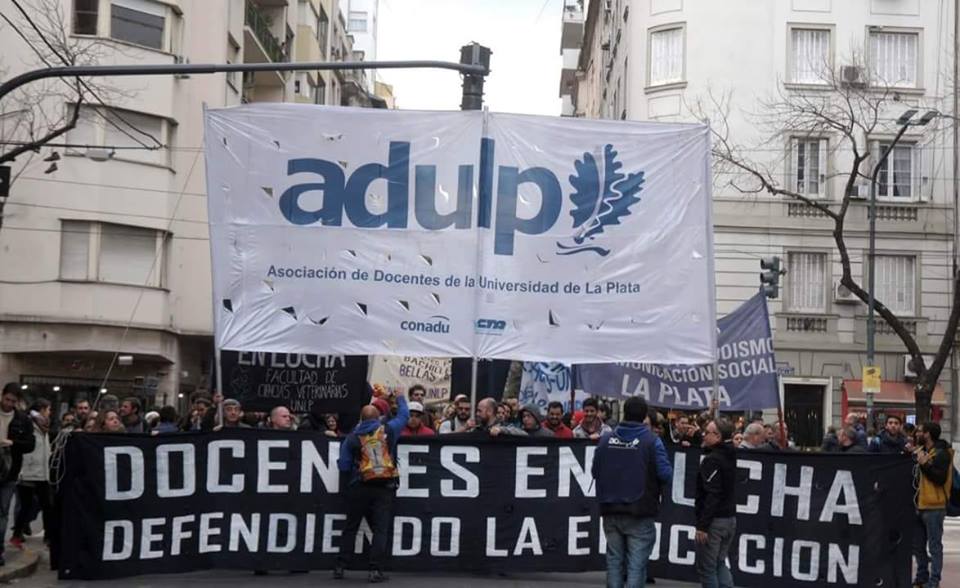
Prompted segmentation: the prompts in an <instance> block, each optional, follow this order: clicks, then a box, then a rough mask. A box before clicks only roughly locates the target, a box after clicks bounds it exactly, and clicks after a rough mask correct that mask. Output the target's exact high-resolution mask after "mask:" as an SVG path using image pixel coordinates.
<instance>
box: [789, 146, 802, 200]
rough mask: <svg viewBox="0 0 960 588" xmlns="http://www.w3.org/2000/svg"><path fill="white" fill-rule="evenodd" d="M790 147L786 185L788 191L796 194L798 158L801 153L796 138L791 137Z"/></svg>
mask: <svg viewBox="0 0 960 588" xmlns="http://www.w3.org/2000/svg"><path fill="white" fill-rule="evenodd" d="M788 145H789V147H788V148H789V153H788V154H787V178H786V179H787V181H786V184H787V189H788V190H790V191H791V192H795V191H796V190H797V158H798V157H799V153H800V141H799V140H797V138H796V137H791V138H790V143H789V144H788Z"/></svg>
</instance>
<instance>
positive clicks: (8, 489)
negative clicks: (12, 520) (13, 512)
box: [0, 382, 36, 566]
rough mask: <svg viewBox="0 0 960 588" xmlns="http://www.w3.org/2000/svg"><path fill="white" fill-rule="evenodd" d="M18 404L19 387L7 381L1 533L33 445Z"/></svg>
mask: <svg viewBox="0 0 960 588" xmlns="http://www.w3.org/2000/svg"><path fill="white" fill-rule="evenodd" d="M18 402H20V385H19V384H17V383H16V382H10V383H8V384H7V385H5V386H4V387H3V395H2V396H0V459H2V461H3V462H4V463H5V464H6V465H7V468H6V470H5V473H4V474H3V476H2V478H0V530H2V531H3V532H4V533H6V531H7V516H8V514H9V513H10V502H11V501H12V500H13V493H14V491H15V490H16V489H17V479H18V478H19V476H20V468H21V467H23V456H24V455H25V454H27V453H31V452H32V451H33V449H34V447H35V446H36V438H35V437H34V435H33V421H32V420H30V417H29V416H28V415H27V414H26V413H25V412H23V411H20V410H17V403H18ZM3 543H4V542H3V541H0V566H2V565H5V564H6V561H4V559H3Z"/></svg>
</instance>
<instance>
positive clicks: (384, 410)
mask: <svg viewBox="0 0 960 588" xmlns="http://www.w3.org/2000/svg"><path fill="white" fill-rule="evenodd" d="M370 404H372V405H373V406H376V407H377V410H379V411H380V416H383V415H386V414H390V405H389V404H388V403H387V401H386V400H384V399H383V398H374V399H373V400H371V401H370Z"/></svg>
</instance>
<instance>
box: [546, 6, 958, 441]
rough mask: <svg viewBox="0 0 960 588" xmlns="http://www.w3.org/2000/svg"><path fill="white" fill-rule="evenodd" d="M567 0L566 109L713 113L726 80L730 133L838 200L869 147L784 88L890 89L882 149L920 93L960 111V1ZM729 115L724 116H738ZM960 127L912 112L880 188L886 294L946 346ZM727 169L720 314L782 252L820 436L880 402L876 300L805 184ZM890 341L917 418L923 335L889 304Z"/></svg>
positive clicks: (807, 416)
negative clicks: (872, 390) (871, 344)
mask: <svg viewBox="0 0 960 588" xmlns="http://www.w3.org/2000/svg"><path fill="white" fill-rule="evenodd" d="M567 5H568V8H567V9H565V11H564V17H563V23H562V26H563V30H564V35H563V36H562V41H561V43H562V45H561V51H562V52H563V55H564V66H563V67H564V69H563V72H562V76H561V85H560V95H561V96H562V97H564V100H565V110H566V112H565V114H567V115H570V116H583V117H593V118H609V119H629V120H646V121H670V122H675V121H697V120H700V117H701V116H702V115H703V113H705V112H709V111H710V109H709V108H706V109H702V108H699V105H702V104H706V105H708V106H710V105H711V100H710V97H711V96H713V97H714V98H717V100H718V102H719V103H724V104H726V105H727V107H728V110H727V112H728V114H727V116H726V117H723V118H724V119H725V120H726V122H727V123H728V124H729V137H730V138H731V140H732V141H733V142H735V143H737V144H740V145H745V146H749V147H748V150H747V151H745V152H743V154H744V157H745V158H746V159H747V160H749V161H752V162H754V163H755V164H756V165H758V166H761V167H764V168H766V169H769V170H771V174H772V175H773V176H774V177H775V178H777V180H778V182H779V185H781V186H783V187H786V188H787V189H790V190H792V191H797V192H800V193H802V194H804V195H805V196H806V197H808V198H811V199H814V200H815V201H817V202H818V203H823V204H826V205H827V206H829V207H833V208H837V209H838V208H839V206H840V204H841V202H842V200H843V197H842V196H843V194H844V191H845V188H846V179H847V177H848V175H849V170H850V169H851V168H852V161H853V155H852V153H851V152H850V151H849V149H846V148H844V147H843V146H842V141H841V140H840V139H841V137H840V136H839V133H837V132H830V131H829V130H825V129H813V130H811V131H810V132H806V133H798V132H796V129H795V128H792V127H789V128H788V127H787V126H786V122H785V121H784V122H783V125H782V126H780V127H778V126H777V125H779V124H780V121H778V120H777V119H776V116H775V115H774V112H773V111H772V110H771V104H772V103H780V104H782V103H785V102H788V103H798V102H800V101H803V100H805V99H809V98H810V97H814V98H812V99H811V100H812V101H813V103H816V101H817V100H820V99H821V98H816V97H817V96H820V97H823V96H824V95H826V94H828V93H829V92H830V83H829V82H830V81H834V80H828V79H827V78H829V77H830V76H829V74H828V72H833V71H835V72H841V74H842V75H843V76H844V78H843V79H842V80H839V82H838V83H839V84H841V86H842V85H843V84H855V85H856V87H863V88H865V89H867V91H873V90H875V91H876V92H877V93H880V92H886V93H887V94H885V96H887V97H888V98H889V99H888V100H885V101H884V102H883V108H884V112H883V113H882V114H881V118H882V120H883V124H881V125H880V126H879V127H878V128H876V129H873V131H872V132H871V133H870V134H869V136H864V135H863V134H860V135H858V139H859V140H861V141H862V144H865V145H869V149H870V151H871V157H870V158H869V159H868V162H867V164H870V165H872V162H873V161H878V160H879V157H878V154H879V153H880V150H881V149H882V148H884V147H885V146H886V145H887V144H889V142H890V141H891V139H892V138H893V136H894V134H895V133H896V131H897V129H898V128H899V127H898V126H897V125H896V124H895V123H894V121H895V120H896V119H897V118H898V117H899V116H900V115H901V114H902V113H903V112H904V111H906V110H907V109H910V108H913V109H917V110H919V111H920V112H921V113H923V112H925V111H927V110H929V109H933V110H937V111H940V112H944V113H947V112H949V113H953V112H954V111H955V109H954V100H955V96H954V94H955V92H954V82H955V77H954V76H953V75H952V73H951V72H953V71H955V65H956V62H955V58H954V55H955V48H954V47H953V45H952V39H954V36H953V34H954V26H955V23H956V17H957V15H956V14H955V13H954V3H937V2H922V1H921V0H850V1H847V0H844V1H840V0H770V1H767V2H751V1H747V0H727V1H724V2H713V1H710V0H596V1H592V2H590V3H589V7H588V9H587V10H586V14H583V10H582V5H581V4H580V3H578V2H575V1H574V0H568V2H567ZM577 28H580V29H581V30H582V33H581V34H579V35H576V34H575V32H576V29H577ZM568 32H569V33H570V34H569V35H568V34H567V33H568ZM745 39H749V42H747V41H745ZM758 48H759V49H758ZM568 55H569V57H570V59H569V60H568V59H567V57H568ZM574 56H575V57H576V65H575V66H574V65H573V63H574V62H573V58H574ZM836 87H838V86H834V88H836ZM765 105H766V106H765ZM765 109H766V110H765ZM713 113H714V114H713V116H714V117H715V118H713V119H712V120H711V121H710V122H711V123H712V124H713V125H714V126H715V128H716V125H718V124H721V122H722V121H721V120H720V119H719V118H716V117H717V111H716V109H714V110H713ZM772 115H773V116H772ZM855 132H858V133H859V132H860V131H859V130H857V131H855ZM951 133H952V125H951V124H949V122H948V121H947V120H946V119H942V118H936V119H934V120H933V121H931V122H930V124H928V125H927V126H925V127H919V126H918V127H911V128H910V129H909V130H908V132H907V134H906V135H904V138H903V140H902V141H901V143H899V144H898V147H897V148H896V150H895V151H894V152H893V153H892V154H891V159H890V162H888V164H886V165H887V166H886V167H883V168H882V170H883V171H882V172H881V175H880V182H879V188H878V210H877V218H878V220H877V249H876V251H877V257H876V273H877V279H876V281H877V287H876V290H877V298H878V299H879V300H881V301H883V302H885V303H886V304H887V305H888V306H889V307H890V308H891V309H893V310H894V311H895V312H896V313H897V314H898V316H900V317H902V318H903V319H904V321H905V324H906V326H907V328H908V330H909V331H910V332H911V333H913V334H915V336H916V339H917V342H918V344H919V345H920V347H921V349H922V351H923V352H924V353H926V354H931V355H932V354H933V353H934V352H935V351H936V348H937V346H938V345H939V343H940V341H941V339H942V338H943V336H944V332H945V329H946V321H947V318H948V316H949V313H950V306H951V300H952V294H953V293H952V279H951V278H952V275H953V274H952V272H953V269H952V266H953V260H954V243H955V237H956V235H955V229H954V215H955V213H956V206H955V200H954V198H955V191H954V177H953V165H954V157H955V155H956V154H955V153H954V151H953V147H952V141H953V137H952V134H951ZM889 166H893V167H892V172H891V171H890V168H889ZM862 169H863V168H861V170H862ZM722 173H729V171H726V172H721V174H718V175H717V176H716V179H715V183H714V195H713V196H714V228H715V243H716V271H717V275H716V282H717V305H718V308H717V310H718V313H720V314H721V315H722V314H724V313H727V312H729V311H731V310H732V309H734V308H735V307H737V306H738V305H739V304H741V303H742V302H743V301H745V300H746V299H747V298H749V297H750V296H752V295H753V294H754V293H756V291H757V288H758V286H759V276H758V274H759V272H760V267H759V260H760V258H761V257H765V256H773V255H776V256H779V257H780V258H781V259H782V260H783V263H784V268H785V269H786V271H787V273H786V274H785V275H784V276H783V281H782V284H783V285H782V288H781V294H780V296H779V297H778V298H776V299H773V300H770V303H769V308H770V312H771V322H772V326H773V329H774V343H775V348H776V352H777V359H778V364H779V368H780V372H781V374H782V377H781V382H782V383H781V394H782V399H783V404H784V410H785V413H786V417H787V422H788V424H789V425H790V428H791V430H792V433H793V434H794V436H795V437H796V438H797V440H798V441H801V442H802V444H804V445H813V444H819V439H820V437H821V436H822V435H823V431H824V428H825V427H826V426H827V425H830V424H837V423H839V421H840V419H841V418H842V417H843V415H844V414H846V413H847V412H849V411H851V410H857V411H861V410H864V407H865V402H866V400H865V397H864V394H863V393H862V386H861V382H860V379H861V369H862V367H863V366H864V365H866V354H865V345H866V315H867V312H866V305H865V304H862V303H860V302H859V301H858V300H857V299H856V298H855V297H853V296H852V295H851V294H850V293H849V292H848V291H846V289H845V288H843V287H840V286H839V280H840V277H841V264H840V256H839V254H838V252H837V248H836V245H835V243H834V239H833V234H832V230H833V221H832V220H831V219H830V218H828V217H827V216H826V215H824V214H823V213H822V212H820V211H818V210H817V209H815V208H813V207H811V206H808V205H805V204H804V203H802V202H800V201H797V200H791V199H789V198H784V197H782V196H772V195H769V194H766V193H765V192H758V193H744V192H742V191H739V190H738V189H737V188H736V187H734V186H732V185H731V182H730V181H729V180H730V177H729V176H728V177H723V175H722ZM861 173H863V171H861ZM891 173H892V180H891V181H888V180H887V178H888V176H889V175H890V174H891ZM745 185H746V184H745ZM743 187H744V186H742V185H741V186H740V188H741V189H743ZM854 189H855V192H852V194H853V195H852V197H851V200H850V209H849V211H848V213H847V221H846V225H845V233H844V234H845V237H846V244H847V247H848V249H849V251H850V257H851V264H852V274H853V277H854V279H855V280H857V281H858V282H859V283H861V284H864V287H866V286H865V285H866V278H867V275H866V271H865V270H866V267H867V264H866V262H865V260H866V259H867V250H868V249H867V248H868V218H867V199H866V195H867V194H868V193H869V181H868V180H866V179H858V181H857V185H856V186H855V187H854ZM876 341H877V364H878V365H879V366H880V367H881V369H882V373H883V379H884V382H883V386H882V390H881V393H880V394H879V395H877V396H876V399H875V402H876V406H875V409H874V410H875V413H876V414H877V416H878V417H881V418H882V416H883V415H884V414H900V415H903V416H905V417H907V418H909V417H910V415H911V414H912V413H913V408H912V404H913V385H912V383H911V371H910V367H909V365H908V363H907V361H906V360H905V352H906V349H905V347H904V346H903V343H902V342H901V341H900V340H899V339H898V338H897V337H896V336H895V335H894V334H893V332H892V330H891V329H890V328H889V327H888V326H887V325H886V323H884V322H883V320H882V319H880V318H879V317H878V323H877V337H876ZM953 365H954V364H953V362H952V361H951V362H949V363H948V365H947V368H946V369H945V370H944V372H943V374H942V375H941V378H940V386H938V389H937V391H936V393H935V395H934V416H935V418H941V417H942V418H943V420H944V421H945V424H946V427H947V428H952V427H951V425H952V422H950V421H951V420H952V419H951V418H950V412H951V411H949V410H944V409H946V408H947V401H948V399H949V398H950V397H951V392H952V386H951V381H952V380H953V378H954V377H955V376H953V373H954V372H953V370H952V369H951V368H952V366H953ZM952 376H953V377H952Z"/></svg>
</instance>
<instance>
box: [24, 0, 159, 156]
mask: <svg viewBox="0 0 960 588" xmlns="http://www.w3.org/2000/svg"><path fill="white" fill-rule="evenodd" d="M11 1H12V2H13V5H14V6H16V7H17V10H19V11H20V14H22V15H23V18H25V19H26V21H27V23H28V24H29V25H30V27H31V28H32V29H33V30H34V32H36V33H37V36H39V37H40V40H41V41H43V44H44V45H46V46H47V48H48V49H50V51H52V52H53V54H54V55H56V56H57V57H58V58H59V59H60V61H62V62H63V64H64V65H67V66H69V65H74V64H73V63H70V61H69V60H68V59H67V58H66V57H64V56H62V55H60V53H59V52H58V51H57V50H56V49H55V48H54V47H53V45H52V44H51V43H50V41H49V40H47V37H46V35H44V34H43V31H41V30H40V27H38V26H37V24H36V23H35V22H34V21H33V19H32V18H31V17H30V15H29V14H27V11H26V10H24V8H23V7H22V6H20V3H19V2H18V1H17V0H11ZM77 81H78V82H79V83H80V84H81V85H82V86H83V87H84V88H85V89H86V90H87V91H88V92H90V94H91V95H92V96H93V98H94V99H95V100H96V101H97V102H98V103H100V105H101V106H103V107H105V108H110V107H109V106H107V104H106V103H105V102H104V101H103V100H102V99H101V98H100V96H99V95H98V94H97V93H96V92H95V91H94V90H93V88H91V87H90V86H89V84H87V82H85V81H84V80H83V79H81V78H77ZM111 112H112V113H113V115H114V116H116V117H117V118H118V119H119V120H120V121H121V122H123V123H124V124H125V125H127V126H128V127H130V128H131V129H133V130H134V131H136V132H138V133H140V134H141V135H143V136H145V137H148V138H149V139H150V140H151V141H153V142H154V143H156V144H157V145H163V143H161V142H160V141H159V140H157V138H156V137H154V136H153V135H151V134H150V133H148V132H146V131H144V130H142V129H139V128H137V127H136V126H135V125H133V124H132V123H131V122H130V121H128V120H127V119H125V118H123V117H122V116H121V115H120V114H119V113H117V112H116V111H115V110H111ZM98 114H100V113H99V112H98ZM101 116H103V115H102V114H101ZM103 119H104V120H105V121H106V122H109V123H110V124H112V125H113V126H114V127H115V128H116V129H117V130H118V131H120V132H121V133H123V134H125V135H127V136H128V137H130V138H131V139H133V140H134V141H137V142H138V143H140V144H141V145H144V144H143V143H142V142H141V141H139V140H138V139H136V138H135V137H133V136H132V135H130V134H129V133H127V132H126V131H124V130H123V129H121V128H120V127H119V126H118V125H116V124H115V123H113V122H112V121H111V120H110V119H108V118H107V117H106V116H103ZM144 146H146V145H144Z"/></svg>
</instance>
